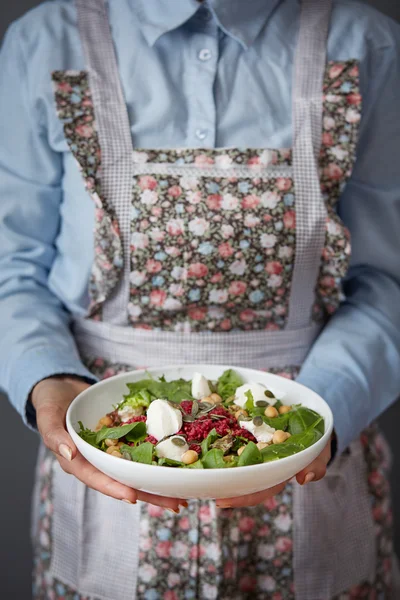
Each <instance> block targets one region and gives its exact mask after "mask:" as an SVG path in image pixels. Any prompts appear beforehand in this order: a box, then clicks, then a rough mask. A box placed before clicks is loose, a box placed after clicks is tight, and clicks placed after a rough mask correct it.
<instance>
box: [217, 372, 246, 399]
mask: <svg viewBox="0 0 400 600" xmlns="http://www.w3.org/2000/svg"><path fill="white" fill-rule="evenodd" d="M241 385H243V380H242V378H241V377H240V375H239V374H238V373H236V371H234V370H233V369H228V370H227V371H224V372H223V373H222V375H221V377H219V379H218V382H217V393H218V394H219V395H220V396H221V398H222V400H227V399H228V398H230V397H231V396H234V395H235V392H236V390H237V388H238V387H240V386H241Z"/></svg>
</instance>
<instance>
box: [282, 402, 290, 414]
mask: <svg viewBox="0 0 400 600" xmlns="http://www.w3.org/2000/svg"><path fill="white" fill-rule="evenodd" d="M291 410H292V407H291V406H286V405H285V404H283V405H282V406H280V407H279V414H281V415H286V413H288V412H290V411H291Z"/></svg>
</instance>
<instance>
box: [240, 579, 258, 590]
mask: <svg viewBox="0 0 400 600" xmlns="http://www.w3.org/2000/svg"><path fill="white" fill-rule="evenodd" d="M256 586H257V580H256V578H255V577H253V576H252V575H243V577H241V578H240V579H239V590H240V591H241V592H254V590H255V589H256Z"/></svg>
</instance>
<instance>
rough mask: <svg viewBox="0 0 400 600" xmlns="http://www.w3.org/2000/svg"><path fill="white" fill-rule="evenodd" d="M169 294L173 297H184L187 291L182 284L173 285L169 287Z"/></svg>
mask: <svg viewBox="0 0 400 600" xmlns="http://www.w3.org/2000/svg"><path fill="white" fill-rule="evenodd" d="M169 293H170V294H172V296H183V294H184V293H185V290H184V288H183V287H182V286H181V284H180V283H171V285H170V286H169Z"/></svg>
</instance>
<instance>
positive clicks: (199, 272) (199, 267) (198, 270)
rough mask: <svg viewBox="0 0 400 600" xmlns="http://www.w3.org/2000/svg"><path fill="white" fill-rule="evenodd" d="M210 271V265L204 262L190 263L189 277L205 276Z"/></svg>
mask: <svg viewBox="0 0 400 600" xmlns="http://www.w3.org/2000/svg"><path fill="white" fill-rule="evenodd" d="M207 273H208V267H207V266H206V265H203V264H202V263H193V264H192V265H189V269H188V276H189V277H205V276H206V275H207Z"/></svg>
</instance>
